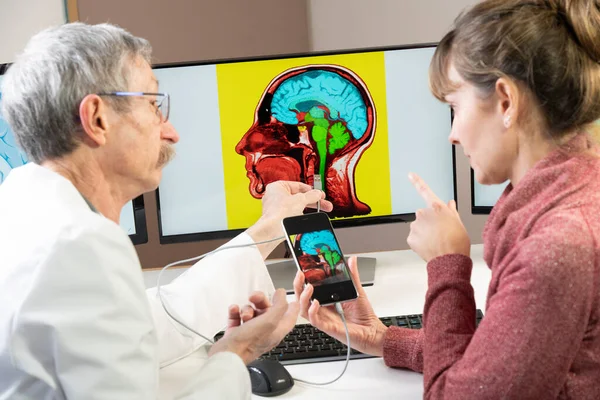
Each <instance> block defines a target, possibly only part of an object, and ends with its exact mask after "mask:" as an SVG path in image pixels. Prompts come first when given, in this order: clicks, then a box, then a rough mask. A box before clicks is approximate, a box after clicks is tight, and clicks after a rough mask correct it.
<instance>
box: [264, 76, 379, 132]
mask: <svg viewBox="0 0 600 400" xmlns="http://www.w3.org/2000/svg"><path fill="white" fill-rule="evenodd" d="M271 108H272V113H273V116H274V117H275V118H276V119H277V120H279V121H281V122H283V123H285V124H290V125H296V124H298V123H299V122H303V121H299V116H300V119H302V117H301V116H302V115H305V114H306V113H308V114H310V115H311V117H312V118H313V119H319V118H324V110H326V111H327V112H328V114H329V118H328V119H329V120H330V121H331V122H332V123H335V121H343V122H344V123H345V125H346V127H347V128H348V130H349V131H350V134H351V135H352V137H353V138H354V139H360V138H361V137H363V135H364V134H365V133H366V131H367V127H368V121H367V107H366V105H365V102H364V101H363V98H362V96H361V94H360V91H359V90H358V88H356V86H354V85H353V84H352V83H351V82H350V81H348V80H347V79H345V78H343V77H342V76H340V75H338V74H336V73H333V72H330V71H324V70H314V71H308V72H304V73H302V74H299V75H296V76H294V77H292V78H289V79H287V80H286V81H285V82H283V83H282V84H281V86H280V87H279V88H277V90H276V91H275V93H274V94H273V101H272V103H271Z"/></svg>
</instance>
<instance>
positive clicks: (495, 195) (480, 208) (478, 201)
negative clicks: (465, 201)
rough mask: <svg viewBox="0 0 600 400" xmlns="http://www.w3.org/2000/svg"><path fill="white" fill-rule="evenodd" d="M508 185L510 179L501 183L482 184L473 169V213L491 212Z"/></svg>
mask: <svg viewBox="0 0 600 400" xmlns="http://www.w3.org/2000/svg"><path fill="white" fill-rule="evenodd" d="M507 185H508V181H506V182H505V183H502V184H500V185H482V184H481V183H479V182H477V180H476V179H475V172H474V171H473V169H471V213H473V214H489V213H490V212H491V211H492V208H493V207H494V205H495V204H496V201H498V199H499V198H500V195H501V194H502V192H504V189H505V188H506V186H507Z"/></svg>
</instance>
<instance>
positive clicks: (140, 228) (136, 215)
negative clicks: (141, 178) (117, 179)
mask: <svg viewBox="0 0 600 400" xmlns="http://www.w3.org/2000/svg"><path fill="white" fill-rule="evenodd" d="M132 202H133V220H134V222H135V233H134V234H132V235H129V238H130V239H131V242H132V243H133V244H144V243H148V229H147V225H146V209H145V208H144V195H140V196H138V197H136V198H135V199H133V200H132Z"/></svg>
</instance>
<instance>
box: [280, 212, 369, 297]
mask: <svg viewBox="0 0 600 400" xmlns="http://www.w3.org/2000/svg"><path fill="white" fill-rule="evenodd" d="M282 224H283V230H284V231H285V238H286V240H287V242H288V244H289V246H290V249H291V250H292V256H293V257H294V261H295V262H296V266H297V267H298V268H299V269H300V271H302V272H303V273H304V277H305V280H306V282H305V283H310V284H311V285H312V286H313V287H314V289H315V290H314V293H313V296H312V298H313V299H317V300H318V301H319V303H320V304H322V305H325V304H333V303H341V302H344V301H349V300H354V299H357V298H358V292H357V291H356V287H355V286H354V282H353V281H352V278H351V277H350V270H349V269H348V265H347V264H346V260H345V259H344V255H343V254H342V250H341V249H340V245H339V243H338V240H337V238H336V237H335V234H334V232H333V227H332V226H331V221H330V220H329V216H328V215H327V214H326V213H323V212H316V213H310V214H305V215H299V216H296V217H289V218H284V219H283V221H282Z"/></svg>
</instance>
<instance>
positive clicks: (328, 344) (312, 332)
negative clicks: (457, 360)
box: [215, 309, 483, 365]
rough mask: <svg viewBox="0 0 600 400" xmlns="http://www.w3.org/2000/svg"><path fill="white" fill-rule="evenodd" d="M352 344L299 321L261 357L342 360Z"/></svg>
mask: <svg viewBox="0 0 600 400" xmlns="http://www.w3.org/2000/svg"><path fill="white" fill-rule="evenodd" d="M482 318H483V312H482V311H481V310H479V309H478V310H477V315H476V321H475V324H476V326H478V325H479V322H480V321H481V319H482ZM379 319H380V320H381V322H383V323H384V325H386V326H399V327H401V328H409V329H419V328H421V327H422V326H423V315H422V314H413V315H398V316H395V317H381V318H379ZM223 333H224V332H219V333H217V334H216V335H215V341H217V340H219V339H220V338H221V337H222V336H223ZM347 351H348V348H347V347H346V345H344V344H343V343H342V342H340V341H339V340H336V339H334V338H332V337H331V336H329V335H327V334H326V333H324V332H322V331H320V330H318V329H317V328H315V327H314V326H312V325H310V324H302V325H296V326H295V327H294V329H292V331H291V332H290V333H288V334H287V336H286V337H285V338H284V339H283V340H282V341H281V343H279V344H278V345H277V347H275V348H274V349H273V350H271V351H269V352H268V353H265V354H263V355H262V356H261V357H259V358H267V359H271V360H277V361H280V362H281V363H282V364H284V365H290V364H307V363H314V362H325V361H339V360H345V359H346V353H347ZM373 357H375V356H372V355H370V354H363V353H361V352H360V351H358V350H354V349H351V350H350V359H358V358H373Z"/></svg>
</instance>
